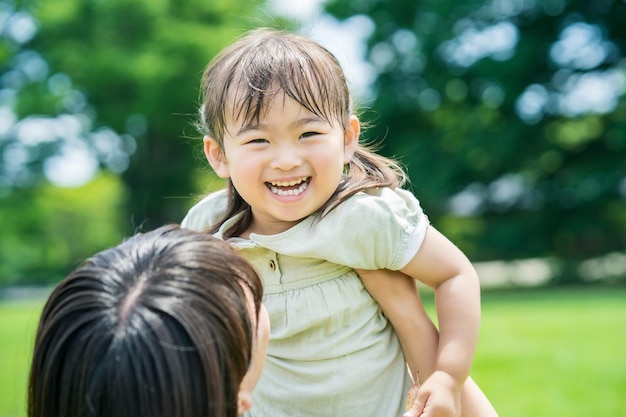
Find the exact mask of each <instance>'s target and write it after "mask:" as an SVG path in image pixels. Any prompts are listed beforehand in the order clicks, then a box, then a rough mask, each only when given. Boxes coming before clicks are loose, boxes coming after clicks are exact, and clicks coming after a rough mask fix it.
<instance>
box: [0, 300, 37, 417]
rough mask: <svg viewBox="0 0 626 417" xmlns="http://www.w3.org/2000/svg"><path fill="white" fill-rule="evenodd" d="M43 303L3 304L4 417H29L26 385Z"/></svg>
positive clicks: (0, 376)
mask: <svg viewBox="0 0 626 417" xmlns="http://www.w3.org/2000/svg"><path fill="white" fill-rule="evenodd" d="M42 307H43V302H2V303H0V417H25V416H26V384H27V380H28V367H29V361H30V356H31V352H32V346H33V340H34V335H35V329H36V326H37V322H38V320H39V314H40V312H41V309H42Z"/></svg>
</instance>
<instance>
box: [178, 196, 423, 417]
mask: <svg viewBox="0 0 626 417" xmlns="http://www.w3.org/2000/svg"><path fill="white" fill-rule="evenodd" d="M226 197H227V194H226V192H225V191H224V190H222V191H218V192H217V193H214V194H211V195H209V196H207V197H206V198H205V199H203V200H202V201H201V202H199V203H198V204H197V205H196V206H194V207H193V208H192V209H191V210H190V211H189V213H188V214H187V216H186V217H185V219H184V220H183V222H182V226H183V227H186V228H191V229H196V230H202V229H204V228H206V227H208V226H210V225H212V224H214V223H215V222H216V221H218V220H219V219H220V218H221V216H222V215H223V214H224V210H225V207H226ZM236 221H238V218H232V219H229V220H227V221H226V222H225V223H224V224H223V225H222V227H221V228H220V231H219V232H218V233H217V234H216V235H217V236H218V237H221V236H222V232H223V231H224V230H226V229H227V228H228V226H229V225H232V224H233V223H234V222H236ZM427 225H428V219H427V218H426V216H425V215H424V214H423V212H422V209H421V207H420V205H419V202H418V201H417V200H416V199H415V197H414V196H413V195H412V194H411V193H409V192H408V191H405V190H401V189H397V190H391V189H387V188H383V189H374V190H371V191H370V192H368V193H358V194H357V195H355V196H353V197H351V198H350V199H349V200H347V201H346V202H344V203H342V204H341V205H340V206H338V207H337V208H335V209H334V210H333V211H331V212H330V213H329V214H328V215H326V216H324V217H323V218H320V216H319V215H316V214H314V215H311V216H309V217H308V218H306V219H304V220H303V221H302V222H300V223H299V224H297V225H296V226H294V227H292V228H291V229H289V230H287V231H285V232H283V233H280V234H277V235H272V236H261V235H257V234H251V235H250V239H241V238H231V239H229V242H230V243H231V244H233V245H234V246H235V247H237V248H238V249H239V251H240V253H241V254H242V255H243V256H244V257H245V258H246V259H247V260H248V261H249V262H251V263H252V264H253V265H254V267H255V268H256V270H257V272H258V273H259V275H260V276H261V278H262V280H263V284H264V299H263V302H264V304H265V307H266V308H267V311H268V312H269V315H270V323H271V334H270V344H269V348H268V354H267V360H266V362H265V367H264V370H263V373H262V376H261V380H260V381H259V384H258V385H257V387H256V388H255V390H254V392H253V407H252V409H251V410H250V411H249V412H248V413H246V416H250V417H288V416H289V417H344V416H345V417H347V416H353V415H355V416H360V417H398V416H401V415H402V413H403V412H404V408H405V398H406V393H407V391H408V389H409V387H410V385H411V380H410V377H409V375H408V373H407V371H406V366H405V362H404V357H403V355H402V351H401V349H400V344H399V342H398V339H397V337H396V335H395V333H394V331H393V329H392V327H391V324H390V323H389V322H388V320H387V319H386V318H385V317H384V316H383V314H382V312H381V310H380V308H379V307H378V304H376V302H375V301H374V300H373V299H372V297H371V296H370V295H369V293H368V292H367V291H366V290H365V288H364V287H363V284H362V283H361V281H360V279H359V278H358V276H357V274H356V273H355V272H354V270H353V268H362V269H394V270H397V269H399V268H401V267H403V266H404V265H406V263H408V261H409V260H410V259H411V258H412V257H413V256H414V255H415V253H416V252H417V250H418V249H419V247H420V245H421V243H422V241H423V238H424V235H425V232H426V227H427Z"/></svg>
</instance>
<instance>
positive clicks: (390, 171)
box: [199, 29, 406, 238]
mask: <svg viewBox="0 0 626 417" xmlns="http://www.w3.org/2000/svg"><path fill="white" fill-rule="evenodd" d="M280 94H286V95H287V96H288V97H290V98H292V99H293V100H295V101H296V102H298V103H299V104H300V105H302V106H303V107H304V108H306V109H307V110H309V111H310V112H311V113H313V114H315V115H317V116H319V117H321V118H323V119H325V120H326V121H328V122H329V123H331V124H335V123H340V124H341V126H342V127H343V128H344V130H345V128H346V127H347V125H348V123H349V120H350V116H351V115H352V114H353V109H352V100H351V97H350V91H349V89H348V85H347V82H346V78H345V75H344V72H343V70H342V69H341V65H340V64H339V62H338V61H337V59H336V58H335V56H334V55H333V54H332V53H330V52H329V51H328V50H327V49H325V48H324V47H323V46H321V45H320V44H318V43H316V42H314V41H312V40H310V39H308V38H306V37H304V36H301V35H297V34H294V33H289V32H282V31H277V30H271V29H257V30H253V31H251V32H249V33H248V34H246V35H245V36H244V37H242V38H241V39H239V40H238V41H237V42H235V43H234V44H232V45H230V46H229V47H228V48H226V49H224V50H223V51H222V52H221V53H220V54H219V55H217V56H216V57H215V58H214V59H213V60H212V61H211V62H210V63H209V65H208V66H207V68H206V69H205V71H204V75H203V77H202V84H201V102H202V104H201V106H200V126H199V128H200V130H201V132H202V134H205V135H210V136H212V137H213V138H214V139H215V140H216V141H217V143H218V144H219V146H220V147H221V148H222V150H223V144H224V133H225V129H226V120H229V119H230V120H241V121H242V122H243V124H247V123H248V122H250V121H256V120H258V119H259V118H260V117H261V116H262V113H263V112H264V111H265V110H266V109H267V107H268V104H269V103H271V102H272V100H273V99H275V98H276V96H277V95H280ZM405 179H406V177H405V174H404V172H403V170H402V168H401V167H400V166H399V165H398V164H397V163H396V162H395V161H393V160H390V159H388V158H385V157H383V156H381V155H378V154H376V153H375V152H374V150H373V149H372V148H371V147H367V146H365V145H359V146H358V148H357V150H356V152H355V154H354V156H353V157H352V160H351V162H350V164H349V166H348V169H347V173H346V174H345V175H344V178H343V180H342V182H341V184H339V187H338V188H337V190H336V191H335V193H334V194H333V196H332V197H331V198H330V199H329V201H328V202H327V203H326V204H325V205H324V206H323V207H321V208H320V211H321V212H322V213H323V214H325V213H327V212H328V211H329V210H332V208H334V207H336V206H337V205H338V204H340V203H341V202H342V201H344V200H346V199H347V198H349V197H350V196H352V195H354V194H356V193H357V192H359V191H363V190H366V189H368V188H373V187H399V186H402V185H403V184H404V182H405ZM228 189H229V204H228V209H227V212H226V214H225V216H224V218H223V219H221V220H220V221H219V222H218V223H217V224H215V225H213V226H212V227H210V228H209V231H210V232H212V233H215V232H216V231H217V229H219V227H220V225H221V224H222V223H223V222H224V221H225V220H226V219H228V218H230V217H232V216H234V215H236V214H238V213H242V212H243V213H244V214H243V217H242V220H241V221H240V222H238V224H236V225H234V226H233V227H232V228H231V229H230V230H227V231H225V233H224V237H225V238H228V237H231V236H237V235H239V234H241V233H242V232H243V231H245V230H246V229H247V228H248V226H249V225H250V222H251V221H252V213H251V210H250V207H249V205H248V204H247V203H246V202H245V201H244V200H243V199H242V198H241V196H240V195H239V194H238V193H237V190H235V188H234V187H233V184H232V182H231V181H230V180H229V181H228Z"/></svg>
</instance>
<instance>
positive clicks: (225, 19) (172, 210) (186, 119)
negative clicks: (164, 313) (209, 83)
mask: <svg viewBox="0 0 626 417" xmlns="http://www.w3.org/2000/svg"><path fill="white" fill-rule="evenodd" d="M262 5H263V2H261V1H243V0H238V1H225V0H222V1H204V0H187V1H184V2H178V1H172V0H158V1H152V0H140V1H131V2H129V1H127V0H109V1H102V2H84V1H81V0H58V1H54V2H41V3H40V6H39V7H38V8H37V9H36V10H34V11H33V12H34V13H35V15H36V17H37V19H39V22H40V23H41V28H40V33H39V36H37V37H36V38H35V39H34V40H33V41H32V42H31V44H30V46H31V47H32V48H35V49H36V50H37V51H39V52H40V53H41V54H42V56H43V57H44V58H45V59H46V61H47V62H48V63H49V64H50V67H51V68H52V69H53V70H54V71H55V72H62V73H66V74H68V75H69V76H70V77H71V79H72V82H73V83H74V84H75V85H76V86H77V88H79V89H80V90H81V91H83V92H85V94H86V97H87V100H88V103H89V106H90V107H91V108H92V109H93V111H94V116H93V117H94V125H95V127H98V126H109V127H111V128H113V129H114V130H115V131H116V132H118V133H120V134H128V135H130V136H132V137H134V139H135V140H136V142H137V146H136V152H135V154H134V156H133V158H132V160H131V163H130V166H129V168H128V170H126V171H125V172H124V174H123V179H124V182H125V183H126V184H127V186H128V187H129V189H130V193H129V200H128V203H129V204H128V206H127V207H126V211H127V212H128V214H129V216H132V217H133V218H134V219H135V220H136V221H137V222H138V223H142V224H144V225H145V227H146V228H153V227H156V226H159V225H161V224H163V223H169V222H178V221H180V220H181V219H182V217H183V215H184V209H185V205H182V204H181V198H189V195H190V194H191V193H192V192H193V188H194V184H193V176H194V173H195V172H196V171H197V170H198V169H199V168H200V167H201V166H203V165H204V164H205V162H204V161H202V160H199V159H194V157H193V156H192V154H193V146H194V145H193V144H194V143H195V142H196V141H197V142H200V138H201V134H200V133H198V132H196V131H195V129H194V127H193V126H192V125H193V123H194V122H195V121H196V114H197V110H198V109H197V107H198V100H197V98H198V87H199V83H200V77H201V74H202V71H203V69H204V67H205V66H206V64H207V63H208V61H209V60H210V59H211V58H212V57H213V56H214V55H215V54H216V53H217V52H218V51H219V50H221V49H222V47H223V46H225V45H226V44H227V43H230V42H231V41H232V40H233V39H234V38H235V37H236V36H238V35H240V34H241V33H242V31H243V30H245V29H247V28H250V27H252V25H253V24H254V23H258V21H257V22H254V21H253V19H254V17H255V16H257V15H260V14H261V13H263V12H262V7H261V6H262ZM261 17H262V16H261ZM129 232H130V230H129Z"/></svg>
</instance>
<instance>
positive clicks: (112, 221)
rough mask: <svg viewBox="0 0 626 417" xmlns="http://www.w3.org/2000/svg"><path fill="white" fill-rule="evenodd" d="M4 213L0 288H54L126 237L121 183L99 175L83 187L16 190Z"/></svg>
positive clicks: (5, 203)
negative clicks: (14, 286) (17, 286)
mask: <svg viewBox="0 0 626 417" xmlns="http://www.w3.org/2000/svg"><path fill="white" fill-rule="evenodd" d="M1 201H2V203H3V206H2V209H1V210H0V213H1V214H2V216H0V229H2V237H1V238H0V260H1V262H0V287H2V286H6V285H16V284H20V285H26V284H50V283H53V282H56V281H58V280H59V279H61V278H62V277H63V276H65V275H66V274H67V273H68V272H69V270H70V269H71V268H72V267H74V266H76V265H77V263H78V262H80V261H82V260H83V259H85V258H87V257H89V256H91V255H92V254H93V253H94V252H96V251H98V250H101V249H104V248H106V247H108V246H110V245H112V244H114V243H117V242H119V241H120V240H121V239H122V238H123V237H124V236H125V234H124V232H123V228H122V227H121V224H122V222H121V218H120V217H121V213H122V210H121V208H122V207H123V205H124V204H125V202H126V195H125V192H124V185H123V183H122V182H121V181H120V178H119V177H117V176H114V175H111V174H105V173H103V174H100V175H98V176H97V177H96V178H95V179H94V180H92V181H90V182H89V183H87V184H85V185H83V186H81V187H73V188H63V187H57V186H54V185H51V184H42V185H39V186H36V187H29V188H18V189H16V190H14V192H12V193H11V194H9V195H7V196H5V197H4V198H3V199H2V200H1Z"/></svg>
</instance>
